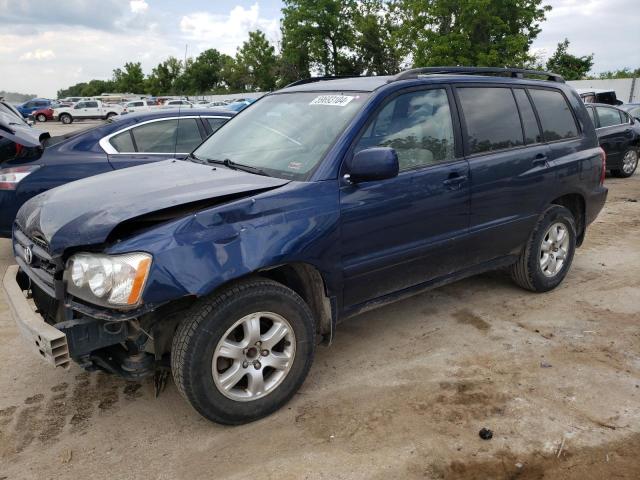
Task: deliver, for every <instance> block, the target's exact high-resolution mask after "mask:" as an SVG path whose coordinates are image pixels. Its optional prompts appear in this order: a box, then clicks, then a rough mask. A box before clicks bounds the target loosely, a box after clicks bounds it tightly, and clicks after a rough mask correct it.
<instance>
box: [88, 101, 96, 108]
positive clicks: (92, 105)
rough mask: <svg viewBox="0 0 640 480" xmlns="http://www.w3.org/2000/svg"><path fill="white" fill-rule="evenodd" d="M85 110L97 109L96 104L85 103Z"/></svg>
mask: <svg viewBox="0 0 640 480" xmlns="http://www.w3.org/2000/svg"><path fill="white" fill-rule="evenodd" d="M85 108H98V102H87V103H86V104H85Z"/></svg>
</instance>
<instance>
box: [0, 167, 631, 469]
mask: <svg viewBox="0 0 640 480" xmlns="http://www.w3.org/2000/svg"><path fill="white" fill-rule="evenodd" d="M607 184H608V186H609V188H610V194H609V201H608V203H607V205H606V207H605V209H604V211H603V212H602V213H601V215H600V217H599V218H598V220H597V221H596V223H594V224H593V225H592V227H591V228H590V230H589V232H588V234H587V239H586V242H585V244H584V246H583V247H582V248H581V249H580V250H579V251H578V253H577V255H576V258H575V261H574V264H573V267H572V270H571V272H570V273H569V275H568V277H567V279H566V281H565V282H564V283H563V285H561V286H560V287H559V288H558V289H557V290H555V291H553V292H551V293H547V294H543V295H536V294H532V293H528V292H524V291H522V290H520V289H518V288H517V287H515V286H514V285H512V283H511V282H510V281H509V279H508V278H507V277H506V276H505V275H504V274H502V273H499V272H497V273H491V274H486V275H482V276H478V277H475V278H472V279H469V280H466V281H462V282H459V283H456V284H453V285H450V286H447V287H444V288H440V289H438V290H433V291H431V292H428V293H425V294H422V295H419V296H416V297H413V298H411V299H409V300H406V301H403V302H400V303H397V304H394V305H390V306H387V307H384V308H382V309H379V310H376V311H373V312H369V313H366V314H363V315H361V316H359V317H356V318H354V319H352V320H350V321H349V322H347V323H345V324H343V325H341V326H340V328H339V330H338V335H337V339H336V341H335V344H334V345H333V346H332V347H330V348H323V347H321V348H319V351H318V355H317V357H316V361H315V364H314V367H313V369H312V371H311V373H310V375H309V377H308V379H307V381H306V383H305V384H304V385H303V387H302V389H301V391H300V392H299V394H297V395H296V396H295V397H294V399H293V400H292V401H291V402H290V403H289V404H288V405H287V406H286V407H285V408H284V409H282V410H281V411H279V412H277V413H276V414H274V415H272V416H271V417H269V418H266V419H264V420H261V421H258V422H255V423H253V424H250V425H246V426H242V427H223V426H219V425H215V424H212V423H209V422H208V421H206V420H204V419H202V418H201V417H199V416H198V415H197V414H196V413H195V412H194V411H193V410H192V409H191V408H190V407H189V405H188V404H187V403H185V402H184V401H183V400H182V398H181V397H180V396H179V394H178V392H177V391H176V388H175V387H174V385H173V384H169V385H168V386H167V389H166V391H165V392H164V393H162V394H161V395H160V397H159V398H154V395H153V387H152V384H151V382H143V383H127V382H124V381H122V380H120V379H117V378H112V377H109V376H107V375H103V374H88V373H83V372H82V371H81V370H80V369H79V368H78V367H76V366H73V367H72V368H71V370H70V371H62V370H54V369H52V368H50V367H49V366H47V365H46V364H44V363H42V362H41V361H40V360H39V359H38V358H36V357H35V356H33V355H32V353H31V352H30V351H29V350H28V349H27V348H26V347H25V346H24V345H23V343H22V340H21V339H20V338H19V337H18V331H17V329H16V327H15V326H14V324H13V321H12V320H11V318H10V315H9V312H8V311H7V307H6V305H5V303H4V301H3V300H2V303H0V364H1V365H2V369H1V370H0V480H4V479H11V480H13V479H32V478H38V479H62V478H69V479H72V478H73V479H102V478H145V479H178V478H188V479H199V478H230V479H244V478H250V477H254V478H261V479H270V478H278V479H279V480H281V479H288V478H291V479H298V478H309V479H311V478H327V479H341V478H358V479H360V478H366V479H385V480H386V479H394V478H399V479H413V478H424V479H463V480H464V479H467V480H469V479H491V480H498V479H543V478H544V479H581V480H588V479H599V480H600V479H613V478H616V479H638V478H640V455H639V454H638V453H639V452H640V329H639V326H640V249H639V248H638V242H639V240H638V239H639V238H640V174H637V175H635V176H634V177H633V178H631V179H627V180H617V179H608V180H607ZM0 263H1V265H2V269H4V268H5V266H6V265H8V264H9V263H11V258H10V246H9V242H8V241H1V242H0ZM483 427H485V428H489V429H491V430H492V431H493V438H492V439H491V440H482V439H481V438H480V437H479V435H478V432H479V430H480V429H481V428H483Z"/></svg>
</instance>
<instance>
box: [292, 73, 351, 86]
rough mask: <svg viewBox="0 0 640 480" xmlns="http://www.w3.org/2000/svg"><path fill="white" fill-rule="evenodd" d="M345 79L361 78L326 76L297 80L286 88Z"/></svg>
mask: <svg viewBox="0 0 640 480" xmlns="http://www.w3.org/2000/svg"><path fill="white" fill-rule="evenodd" d="M344 78H359V75H343V76H331V75H329V76H324V77H309V78H303V79H302V80H296V81H295V82H293V83H290V84H289V85H286V86H285V87H284V88H289V87H296V86H298V85H305V84H307V83H315V82H323V81H325V80H342V79H344Z"/></svg>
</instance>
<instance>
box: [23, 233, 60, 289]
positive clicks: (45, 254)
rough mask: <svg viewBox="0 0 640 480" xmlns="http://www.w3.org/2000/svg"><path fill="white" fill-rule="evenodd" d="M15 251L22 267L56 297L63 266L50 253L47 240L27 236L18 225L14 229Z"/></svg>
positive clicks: (42, 287) (34, 280)
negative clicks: (58, 277)
mask: <svg viewBox="0 0 640 480" xmlns="http://www.w3.org/2000/svg"><path fill="white" fill-rule="evenodd" d="M13 251H14V254H15V256H16V261H17V262H18V265H19V266H20V268H21V269H22V270H23V271H24V272H25V273H26V274H27V275H28V276H29V278H30V280H31V281H32V282H34V283H36V284H37V285H38V287H40V289H41V290H43V291H44V293H46V294H47V295H49V296H50V297H53V298H56V297H57V295H56V275H57V274H58V273H59V272H60V271H61V268H59V267H58V265H56V262H55V261H54V260H53V259H52V257H51V255H50V254H49V249H48V245H47V242H46V241H44V240H43V239H42V238H34V237H33V236H27V235H26V234H25V233H24V232H23V231H22V230H21V229H20V228H19V227H18V226H17V225H16V227H15V228H14V231H13Z"/></svg>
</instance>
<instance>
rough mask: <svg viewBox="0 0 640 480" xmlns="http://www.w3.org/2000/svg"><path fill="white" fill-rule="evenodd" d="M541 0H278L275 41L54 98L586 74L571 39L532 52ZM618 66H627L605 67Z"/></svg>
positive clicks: (117, 76) (138, 70) (256, 35)
mask: <svg viewBox="0 0 640 480" xmlns="http://www.w3.org/2000/svg"><path fill="white" fill-rule="evenodd" d="M543 2H544V0H489V1H488V0H284V7H283V9H282V20H281V24H280V26H281V41H280V42H279V44H278V45H274V44H272V43H271V42H270V41H269V40H268V39H267V37H266V35H265V34H264V32H262V31H260V30H256V31H253V32H250V33H249V38H248V39H247V40H246V41H245V42H244V43H243V44H242V45H241V46H240V47H239V48H238V50H237V52H236V54H235V56H230V55H226V54H224V53H221V52H219V51H218V50H216V49H214V48H211V49H208V50H205V51H203V52H202V53H200V54H199V55H198V56H197V57H195V58H187V59H186V61H182V60H180V59H178V58H176V57H169V58H167V59H166V60H164V61H162V62H160V63H159V64H158V65H157V66H156V67H154V68H153V69H152V70H151V72H150V73H148V74H146V75H145V73H144V72H143V70H142V66H141V64H140V62H127V63H125V64H124V66H123V67H122V68H116V69H115V70H114V71H113V76H112V78H111V80H91V81H89V82H82V83H78V84H76V85H73V86H71V87H69V88H66V89H62V90H60V91H58V97H59V98H62V97H68V96H96V95H99V94H101V93H103V92H131V93H143V94H150V95H167V94H170V95H198V94H215V93H226V92H254V91H271V90H274V89H276V88H279V87H282V86H284V85H287V84H288V83H290V82H293V81H295V80H299V79H302V78H308V77H310V76H316V75H338V76H340V75H346V76H352V75H390V74H395V73H397V72H399V71H400V70H402V69H403V68H408V67H411V66H437V65H473V66H498V67H506V66H514V67H526V68H545V67H546V68H548V69H550V70H553V71H555V72H556V73H559V74H561V75H564V76H565V77H566V78H567V79H569V80H571V79H577V78H583V77H584V76H585V75H586V74H587V73H588V72H589V70H590V69H591V66H592V65H593V55H590V56H584V57H577V56H574V55H571V54H570V53H568V51H567V50H568V47H569V41H568V40H565V41H564V42H561V43H560V44H559V45H558V49H557V50H556V52H555V53H554V55H553V56H551V57H550V58H549V60H548V62H547V64H546V65H544V64H543V63H542V62H541V61H540V59H539V58H538V57H536V56H535V55H534V54H532V53H531V51H530V47H531V44H532V42H533V41H534V40H535V38H536V37H537V36H538V34H539V33H540V31H541V27H540V25H541V23H542V22H543V21H544V20H545V18H546V14H547V13H548V12H549V11H550V10H551V7H550V6H549V5H544V4H543ZM625 72H628V73H631V71H629V70H626V69H625V70H622V71H619V72H607V74H608V75H611V76H613V77H615V76H616V75H621V74H624V73H625ZM636 72H637V70H636ZM607 78H608V77H607Z"/></svg>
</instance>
